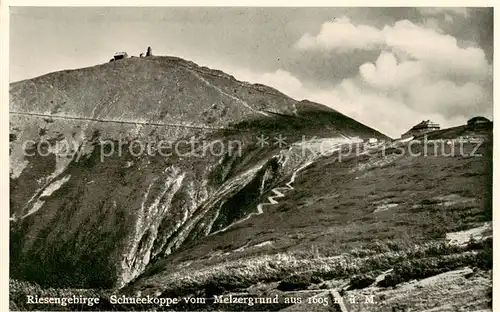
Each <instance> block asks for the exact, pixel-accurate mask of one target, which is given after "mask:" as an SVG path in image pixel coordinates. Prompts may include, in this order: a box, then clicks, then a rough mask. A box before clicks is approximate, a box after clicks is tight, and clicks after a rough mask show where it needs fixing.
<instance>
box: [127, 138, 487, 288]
mask: <svg viewBox="0 0 500 312" xmlns="http://www.w3.org/2000/svg"><path fill="white" fill-rule="evenodd" d="M474 147H475V145H474V144H467V145H466V146H465V147H464V150H465V152H466V153H470V152H471V151H472V149H473V148H474ZM417 149H418V147H417ZM414 151H415V150H414ZM392 152H395V151H394V150H392ZM445 152H448V153H449V152H450V151H449V150H445ZM477 153H480V154H482V155H483V156H480V157H462V156H455V157H447V156H442V155H441V156H440V155H438V156H428V157H410V156H396V155H395V154H392V155H391V150H388V151H386V154H385V156H384V155H382V154H381V153H378V154H377V153H375V154H374V155H373V156H372V157H366V156H360V157H356V156H351V157H346V158H345V159H344V161H342V162H338V158H337V159H335V158H334V157H330V158H324V159H322V160H320V161H318V162H316V163H315V164H313V165H311V166H310V167H309V168H307V169H306V170H305V171H304V172H303V173H302V174H301V175H300V176H299V177H298V178H297V180H296V182H295V184H294V186H295V188H296V190H298V191H291V192H289V193H287V196H286V197H285V198H283V199H281V201H280V204H278V205H275V206H271V207H266V212H265V213H264V214H263V215H260V216H255V217H253V218H252V219H250V220H248V221H247V222H245V223H242V224H240V225H238V226H235V227H234V228H232V229H230V230H228V231H227V232H225V233H220V234H218V235H216V236H214V237H209V238H206V239H204V240H202V241H200V242H198V244H196V245H195V246H192V247H190V248H187V249H185V250H181V251H179V252H177V253H176V254H175V255H172V256H170V257H168V258H167V259H165V260H164V261H160V262H159V263H157V264H155V265H153V266H152V267H151V268H150V270H149V271H146V272H145V274H144V275H143V276H142V277H141V278H139V279H138V280H137V281H136V283H135V284H132V285H130V287H129V288H128V289H127V291H134V290H136V291H137V290H141V291H143V292H145V293H150V292H156V291H160V292H163V294H164V295H171V294H177V293H190V292H194V293H196V292H198V293H200V291H201V294H203V291H204V289H205V292H206V291H207V289H213V287H216V289H219V290H218V291H220V292H222V293H224V292H227V291H231V290H233V291H234V289H242V288H243V289H244V288H247V287H248V286H250V285H252V284H255V283H256V282H257V281H261V282H270V281H279V280H282V279H285V278H286V277H288V276H289V275H290V274H298V276H299V277H298V278H299V279H302V280H307V281H308V282H309V281H310V279H311V274H312V275H313V276H317V277H319V278H320V279H331V278H335V279H342V278H347V279H349V278H352V277H353V276H354V275H355V274H369V275H373V276H376V275H377V274H379V273H380V272H381V271H382V270H387V269H390V268H392V269H394V270H395V271H394V273H393V274H392V275H391V276H390V277H388V278H387V279H386V284H387V285H393V284H394V283H395V284H397V283H400V282H404V281H407V280H411V279H414V278H417V279H419V278H423V277H427V276H432V275H435V274H437V273H440V272H444V271H447V270H453V269H454V268H459V267H463V266H473V267H480V268H482V269H483V270H486V271H487V270H488V269H491V265H492V262H491V256H492V255H491V240H490V241H489V242H488V241H487V242H485V243H484V244H475V243H471V244H469V245H468V246H465V247H462V248H458V247H453V246H449V245H448V244H447V243H446V240H445V235H446V233H449V232H454V231H460V230H465V229H469V228H474V227H477V226H480V225H482V224H483V223H484V222H485V221H491V201H490V199H491V142H489V143H484V144H483V145H482V146H481V148H480V149H479V151H477ZM325 172H327V173H328V174H325ZM452 194H454V195H455V196H449V197H444V198H442V196H445V195H452ZM391 203H393V204H398V205H397V206H396V207H391V208H388V209H387V210H385V211H377V212H375V210H377V206H380V205H384V204H391ZM266 241H271V242H272V245H270V246H269V245H268V246H266V247H261V248H246V249H243V251H236V250H237V249H239V248H241V247H248V246H255V245H256V244H259V243H262V242H266ZM273 254H274V255H275V256H272V255H273ZM339 257H340V258H339ZM167 263H168V265H167ZM165 265H167V266H165ZM176 266H178V269H175V270H173V271H172V268H175V267H176ZM167 267H168V268H167ZM174 272H175V273H174ZM316 280H317V279H316ZM306 284H308V283H306ZM214 285H215V286H214Z"/></svg>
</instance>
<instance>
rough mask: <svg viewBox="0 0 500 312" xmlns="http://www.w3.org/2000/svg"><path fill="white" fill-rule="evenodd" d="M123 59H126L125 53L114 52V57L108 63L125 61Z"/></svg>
mask: <svg viewBox="0 0 500 312" xmlns="http://www.w3.org/2000/svg"><path fill="white" fill-rule="evenodd" d="M125 58H128V54H127V52H116V53H115V55H114V56H113V58H112V59H111V60H109V61H110V62H114V61H118V60H121V59H125Z"/></svg>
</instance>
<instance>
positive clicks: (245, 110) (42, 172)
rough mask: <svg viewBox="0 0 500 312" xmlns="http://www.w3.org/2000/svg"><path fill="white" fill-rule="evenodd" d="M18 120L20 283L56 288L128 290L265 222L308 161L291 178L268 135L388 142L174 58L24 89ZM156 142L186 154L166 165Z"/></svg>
mask: <svg viewBox="0 0 500 312" xmlns="http://www.w3.org/2000/svg"><path fill="white" fill-rule="evenodd" d="M10 111H11V136H10V137H11V143H10V153H11V246H12V248H11V261H12V262H11V263H12V269H11V272H12V275H13V276H14V277H16V278H22V279H26V280H31V281H36V282H38V283H41V284H43V285H45V286H55V287H104V288H111V287H120V286H123V285H125V284H126V283H127V282H129V281H131V280H132V279H133V278H135V277H137V276H138V275H139V274H140V273H141V272H143V271H144V269H145V268H146V266H147V265H148V263H150V262H151V261H152V260H153V259H156V258H161V257H163V256H165V255H167V254H170V253H171V252H173V251H174V250H176V249H178V248H179V247H181V246H182V245H183V244H184V243H185V242H188V241H195V240H196V239H197V238H199V237H204V236H206V235H207V234H209V233H210V232H212V231H215V230H217V229H221V228H224V227H226V226H228V225H229V224H231V223H232V222H233V221H237V219H241V218H245V216H246V215H248V214H250V213H252V212H254V211H256V205H255V203H256V202H258V201H259V200H260V197H261V195H262V194H261V193H262V186H265V185H267V184H272V183H274V181H276V180H278V179H280V178H281V177H282V176H286V175H288V174H289V173H290V172H291V171H293V170H294V168H296V167H298V166H300V165H301V164H303V163H304V162H305V161H307V160H308V158H307V157H309V156H307V155H306V156H305V157H304V159H300V158H301V156H300V155H299V157H295V158H297V159H294V160H293V161H292V160H290V161H288V164H287V165H286V166H282V165H283V163H284V162H286V161H287V159H288V158H287V157H289V156H288V155H287V153H286V152H285V151H284V150H286V149H287V148H288V147H285V146H282V147H281V148H280V147H278V146H275V145H274V144H273V142H272V141H271V142H269V144H267V145H264V146H262V147H260V146H258V145H256V141H255V140H256V136H258V135H261V134H262V135H264V134H265V135H266V136H267V137H271V138H272V137H273V136H275V135H278V134H280V135H283V136H287V137H288V140H289V143H291V142H293V141H299V140H301V136H303V135H304V136H308V137H307V139H306V140H309V137H310V138H312V137H313V136H319V137H325V136H327V137H330V138H339V139H341V140H344V141H346V142H348V141H352V140H359V139H362V138H365V139H366V138H369V137H378V138H385V137H384V136H383V135H382V134H380V133H378V132H376V131H374V130H372V129H370V128H368V127H366V126H363V125H361V124H359V123H357V122H356V121H354V120H352V119H350V118H348V117H346V116H344V115H342V114H340V113H338V112H336V111H333V110H330V109H327V108H326V107H323V106H321V105H318V104H315V103H311V102H307V101H304V102H297V101H295V100H293V99H291V98H289V97H287V96H285V95H284V94H281V93H280V92H278V91H276V90H274V89H272V88H269V87H266V86H262V85H252V84H248V83H245V82H240V81H237V80H235V79H234V78H233V77H231V76H229V75H226V74H224V73H222V72H219V71H215V70H210V69H207V68H202V67H198V66H197V65H195V64H193V63H191V62H187V61H184V60H181V59H177V58H171V57H150V58H145V59H138V58H131V59H126V60H123V61H120V62H113V63H109V64H104V65H99V66H95V67H91V68H84V69H80V70H73V71H63V72H57V73H52V74H48V75H45V76H42V77H38V78H34V79H32V80H26V81H21V82H18V83H14V84H12V85H11V98H10ZM182 140H185V141H182ZM189 140H193V141H194V142H195V145H190V144H188V143H187V142H188V141H189ZM150 142H152V143H150ZM159 142H163V143H169V144H175V143H182V144H178V147H179V150H176V151H175V152H174V151H173V150H172V149H170V150H168V152H166V151H165V150H162V148H161V147H160V146H159ZM189 142H190V141H189ZM146 144H149V145H148V146H149V147H150V149H147V148H148V146H145V147H144V148H145V151H144V152H143V153H139V152H140V149H141V145H146ZM217 144H218V145H217ZM213 145H217V146H216V147H215V148H213ZM231 146H236V148H237V150H236V149H235V150H234V151H231V150H230V149H229V147H231ZM226 147H227V149H226ZM282 149H283V151H281V150H282ZM138 151H139V152H138ZM162 151H163V153H162ZM283 153H284V154H283ZM290 157H291V156H290Z"/></svg>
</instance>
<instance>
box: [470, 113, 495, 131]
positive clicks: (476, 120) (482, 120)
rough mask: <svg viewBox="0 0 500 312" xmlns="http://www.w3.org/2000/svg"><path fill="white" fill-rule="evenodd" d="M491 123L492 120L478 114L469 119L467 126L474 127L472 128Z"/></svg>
mask: <svg viewBox="0 0 500 312" xmlns="http://www.w3.org/2000/svg"><path fill="white" fill-rule="evenodd" d="M490 124H491V121H490V120H489V119H488V118H486V117H483V116H476V117H473V118H471V119H469V120H467V128H469V129H472V128H480V127H485V126H488V125H490Z"/></svg>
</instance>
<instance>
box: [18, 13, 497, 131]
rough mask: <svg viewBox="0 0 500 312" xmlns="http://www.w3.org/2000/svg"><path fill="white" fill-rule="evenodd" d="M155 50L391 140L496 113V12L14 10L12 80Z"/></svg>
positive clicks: (154, 52) (155, 52) (154, 51)
mask: <svg viewBox="0 0 500 312" xmlns="http://www.w3.org/2000/svg"><path fill="white" fill-rule="evenodd" d="M148 46H151V47H152V49H153V54H154V55H170V56H178V57H182V58H185V59H188V60H191V61H193V62H195V63H197V64H199V65H203V66H208V67H211V68H215V69H220V70H223V71H225V72H227V73H229V74H231V75H233V76H235V77H236V78H237V79H239V80H244V81H249V82H253V83H263V84H267V85H269V86H272V87H274V88H276V89H278V90H280V91H282V92H283V93H285V94H287V95H289V96H291V97H292V98H294V99H297V100H302V99H308V100H311V101H315V102H318V103H321V104H324V105H327V106H330V107H332V108H334V109H336V110H338V111H340V112H341V113H344V114H346V115H348V116H350V117H352V118H354V119H356V120H358V121H360V122H362V123H364V124H366V125H368V126H370V127H373V128H375V129H377V130H379V131H381V132H383V133H384V134H387V135H389V136H391V137H399V136H400V135H401V134H402V133H403V132H405V131H406V130H408V129H409V128H410V127H411V126H413V125H415V124H417V123H418V122H420V121H422V120H427V119H430V120H432V121H434V122H438V123H440V124H441V127H442V128H445V127H451V126H455V125H460V124H464V123H465V122H466V121H467V120H468V119H469V118H471V117H473V116H478V115H481V116H485V117H488V118H492V117H493V64H492V62H493V9H492V8H451V7H446V8H429V7H417V8H410V7H406V8H397V7H390V8H383V7H370V8H362V7H354V8H345V7H338V8H304V7H301V8H293V7H288V8H270V7H267V8H242V7H239V8H214V7H211V8H203V7H189V8H188V7H156V8H148V7H142V8H137V7H136V8H132V7H128V8H124V7H122V8H118V7H114V8H113V7H110V8H106V7H73V8H69V7H66V8H65V7H11V8H10V78H9V80H10V82H14V81H19V80H23V79H28V78H32V77H36V76H39V75H42V74H46V73H49V72H54V71H58V70H63V69H73V68H81V67H87V66H93V65H97V64H102V63H106V62H108V61H109V59H110V58H111V57H112V55H113V54H114V53H115V52H117V51H126V52H127V53H128V54H129V55H135V56H138V55H139V54H140V53H143V52H145V51H146V48H147V47H148Z"/></svg>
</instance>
